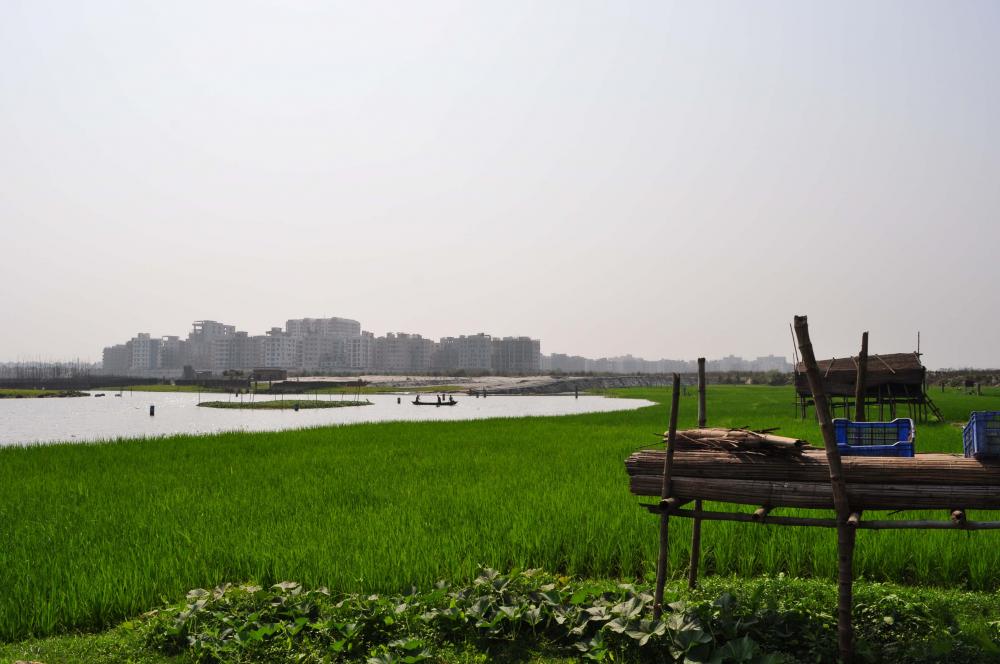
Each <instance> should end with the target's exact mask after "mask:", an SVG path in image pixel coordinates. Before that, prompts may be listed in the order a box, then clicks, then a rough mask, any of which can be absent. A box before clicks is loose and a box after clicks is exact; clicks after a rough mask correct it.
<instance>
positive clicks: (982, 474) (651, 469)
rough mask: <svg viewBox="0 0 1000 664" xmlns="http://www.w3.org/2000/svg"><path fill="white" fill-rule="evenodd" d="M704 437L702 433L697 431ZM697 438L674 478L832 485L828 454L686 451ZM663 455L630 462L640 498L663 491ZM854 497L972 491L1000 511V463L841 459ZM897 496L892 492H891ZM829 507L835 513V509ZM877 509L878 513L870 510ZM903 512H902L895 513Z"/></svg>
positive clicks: (677, 460) (950, 458) (948, 458)
mask: <svg viewBox="0 0 1000 664" xmlns="http://www.w3.org/2000/svg"><path fill="white" fill-rule="evenodd" d="M692 431H693V432H698V431H702V430H698V429H695V430H692ZM690 433H692V432H689V431H678V432H677V448H676V451H675V453H674V461H673V477H674V479H680V478H709V479H739V480H761V481H766V482H773V483H776V484H781V483H785V482H818V483H826V484H828V483H829V479H830V469H829V468H828V466H827V460H826V453H825V452H824V451H823V450H816V449H810V448H806V449H803V450H802V452H801V453H799V454H794V453H789V454H768V453H766V452H761V451H759V450H756V449H752V448H751V449H749V450H747V449H742V450H741V449H736V450H734V451H730V450H724V449H720V450H711V449H705V450H685V449H684V447H683V446H682V445H683V441H684V440H685V438H686V437H687V436H688V434H690ZM663 454H664V453H663V450H641V451H639V452H634V453H632V455H631V456H629V457H628V459H626V460H625V470H626V471H627V472H628V474H629V475H630V476H631V479H632V486H633V487H634V488H635V489H640V490H638V491H633V493H635V494H636V495H640V496H651V495H657V493H650V492H649V490H648V487H649V482H655V483H656V490H657V492H658V491H659V483H660V481H661V478H660V473H661V472H662V469H663ZM841 465H842V466H843V469H844V477H845V478H846V480H847V487H848V492H850V491H852V490H853V488H854V485H856V484H874V485H883V486H892V485H912V489H903V491H912V492H913V493H914V494H916V493H919V492H920V491H922V490H923V488H922V486H920V485H939V486H948V487H956V486H972V487H975V489H974V490H975V491H977V492H979V494H980V495H982V496H983V497H984V502H986V503H989V505H990V509H1000V490H998V488H997V487H1000V460H994V459H983V460H979V459H971V458H970V459H967V458H965V457H960V456H957V455H953V454H920V455H917V456H916V457H913V458H910V459H907V458H898V457H863V456H848V457H842V458H841ZM890 491H892V489H890ZM826 507H832V503H831V504H830V505H827V506H826ZM869 509H872V508H869ZM893 509H898V508H893Z"/></svg>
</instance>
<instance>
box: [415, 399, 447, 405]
mask: <svg viewBox="0 0 1000 664" xmlns="http://www.w3.org/2000/svg"><path fill="white" fill-rule="evenodd" d="M411 403H412V404H413V405H414V406H457V405H458V402H457V401H455V400H454V399H452V400H450V401H420V400H419V399H418V400H416V401H412V402H411Z"/></svg>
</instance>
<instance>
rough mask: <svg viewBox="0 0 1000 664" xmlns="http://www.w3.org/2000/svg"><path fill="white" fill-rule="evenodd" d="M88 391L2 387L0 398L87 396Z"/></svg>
mask: <svg viewBox="0 0 1000 664" xmlns="http://www.w3.org/2000/svg"><path fill="white" fill-rule="evenodd" d="M87 396H90V395H89V394H87V393H86V392H77V391H75V390H21V389H14V388H6V387H4V388H0V399H52V398H62V397H87Z"/></svg>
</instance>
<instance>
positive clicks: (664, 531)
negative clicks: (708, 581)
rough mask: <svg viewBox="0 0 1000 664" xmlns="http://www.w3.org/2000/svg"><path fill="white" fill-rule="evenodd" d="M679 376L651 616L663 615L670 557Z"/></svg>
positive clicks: (672, 412)
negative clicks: (672, 474) (672, 471)
mask: <svg viewBox="0 0 1000 664" xmlns="http://www.w3.org/2000/svg"><path fill="white" fill-rule="evenodd" d="M680 395H681V377H680V376H679V375H677V374H674V386H673V390H672V392H671V393H670V428H669V429H667V453H666V454H664V455H663V484H662V485H661V488H660V554H659V556H658V557H657V559H656V592H655V594H654V599H653V617H654V618H659V617H660V616H661V615H663V586H664V584H666V582H667V565H668V562H669V558H670V506H669V504H668V503H667V499H668V498H669V497H670V471H671V469H672V468H673V465H674V444H675V443H676V440H677V411H678V410H679V406H680Z"/></svg>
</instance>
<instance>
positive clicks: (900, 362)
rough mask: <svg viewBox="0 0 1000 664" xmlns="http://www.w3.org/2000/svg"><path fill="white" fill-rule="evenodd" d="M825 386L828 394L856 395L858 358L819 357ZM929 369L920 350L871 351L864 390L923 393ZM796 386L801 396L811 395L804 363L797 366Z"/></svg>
mask: <svg viewBox="0 0 1000 664" xmlns="http://www.w3.org/2000/svg"><path fill="white" fill-rule="evenodd" d="M817 364H818V365H819V371H820V375H821V376H822V378H823V387H824V389H825V390H826V393H827V395H829V396H840V397H853V396H854V384H855V382H856V381H857V376H858V358H856V357H844V358H833V359H829V360H818V361H817ZM926 375H927V369H926V368H925V367H924V365H923V364H921V362H920V355H919V354H917V353H892V354H889V355H875V354H872V355H869V356H868V371H867V374H866V381H865V391H866V393H867V394H868V395H870V396H881V397H897V398H898V397H904V398H905V397H911V398H912V397H917V396H922V395H923V394H924V378H925V376H926ZM795 390H796V392H798V393H799V395H800V396H806V397H811V396H812V392H810V391H809V382H808V381H807V380H806V370H805V365H803V364H802V363H801V362H799V364H798V365H796V367H795Z"/></svg>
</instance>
